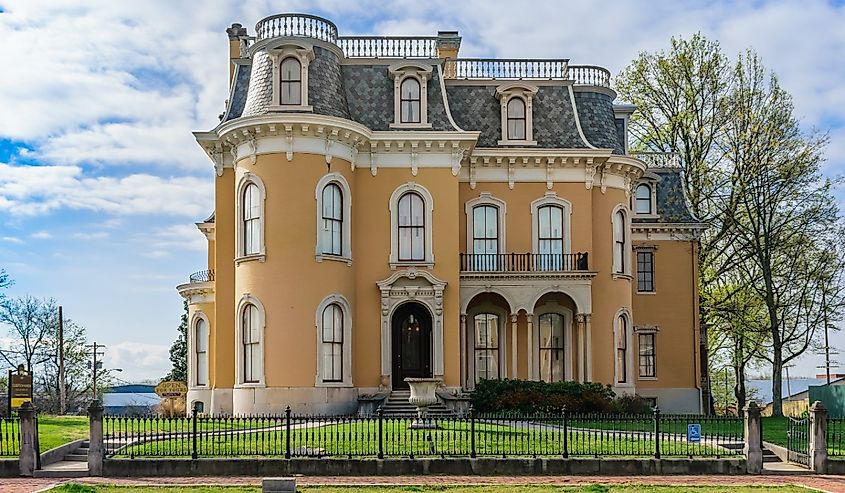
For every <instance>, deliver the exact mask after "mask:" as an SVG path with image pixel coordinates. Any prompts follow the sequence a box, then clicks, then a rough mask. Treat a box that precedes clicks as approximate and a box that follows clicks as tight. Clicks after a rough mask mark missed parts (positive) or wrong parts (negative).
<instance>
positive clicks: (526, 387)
mask: <svg viewBox="0 0 845 493" xmlns="http://www.w3.org/2000/svg"><path fill="white" fill-rule="evenodd" d="M614 397H615V395H614V393H613V390H612V389H611V387H610V386H609V385H602V384H600V383H579V382H554V383H546V382H538V381H533V380H511V379H504V380H482V381H480V382H478V384H476V386H475V391H474V392H473V394H472V400H471V402H472V405H473V407H474V408H475V410H476V411H478V412H520V413H544V412H559V411H560V410H561V409H563V408H564V407H566V409H568V410H570V411H573V412H608V411H611V410H612V409H613V401H614Z"/></svg>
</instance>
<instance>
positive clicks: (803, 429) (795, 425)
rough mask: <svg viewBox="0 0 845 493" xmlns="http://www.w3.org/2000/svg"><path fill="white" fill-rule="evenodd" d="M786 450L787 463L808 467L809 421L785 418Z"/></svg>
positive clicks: (807, 419) (806, 419)
mask: <svg viewBox="0 0 845 493" xmlns="http://www.w3.org/2000/svg"><path fill="white" fill-rule="evenodd" d="M786 450H787V452H788V454H787V458H788V459H789V462H794V463H796V464H801V465H802V466H805V467H810V419H809V418H804V419H795V418H787V430H786Z"/></svg>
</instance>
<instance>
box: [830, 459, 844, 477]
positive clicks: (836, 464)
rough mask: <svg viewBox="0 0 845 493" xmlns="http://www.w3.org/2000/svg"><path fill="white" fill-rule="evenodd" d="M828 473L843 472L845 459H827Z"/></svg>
mask: <svg viewBox="0 0 845 493" xmlns="http://www.w3.org/2000/svg"><path fill="white" fill-rule="evenodd" d="M827 473H828V474H845V459H828V460H827Z"/></svg>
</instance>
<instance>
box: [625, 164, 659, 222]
mask: <svg viewBox="0 0 845 493" xmlns="http://www.w3.org/2000/svg"><path fill="white" fill-rule="evenodd" d="M659 181H660V177H659V176H657V175H656V174H654V173H651V172H646V173H645V174H644V175H643V176H642V178H640V181H638V182H637V183H636V185H634V193H633V194H632V197H631V210H632V211H634V215H635V216H636V217H638V218H644V219H652V218H658V217H659V215H658V214H657V183H658V182H659Z"/></svg>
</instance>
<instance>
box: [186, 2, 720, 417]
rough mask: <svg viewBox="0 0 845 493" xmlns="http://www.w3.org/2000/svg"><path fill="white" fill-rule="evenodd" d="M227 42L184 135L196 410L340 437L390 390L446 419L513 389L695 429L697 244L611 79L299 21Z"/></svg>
mask: <svg viewBox="0 0 845 493" xmlns="http://www.w3.org/2000/svg"><path fill="white" fill-rule="evenodd" d="M227 32H228V34H229V58H230V60H231V63H230V65H229V67H230V68H229V82H230V83H229V95H228V99H227V101H226V107H225V110H224V112H223V114H222V115H221V116H220V122H219V123H218V124H217V125H216V126H215V127H214V128H213V129H212V130H210V131H207V132H195V134H194V135H195V137H196V140H197V142H198V143H199V145H200V146H201V147H202V149H203V150H204V151H205V152H206V153H207V155H208V157H209V158H210V160H211V161H212V162H213V165H214V171H215V173H216V178H215V188H214V193H215V210H214V213H213V214H212V215H211V217H209V218H208V219H206V220H205V221H203V222H200V223H198V224H197V227H198V228H199V229H200V231H202V232H203V233H204V234H205V236H206V237H207V239H208V266H207V270H203V271H200V272H197V273H195V274H193V275H192V276H191V277H190V282H188V283H186V284H182V285H180V286H178V290H179V293H180V294H181V295H182V296H183V297H185V298H186V299H187V300H188V305H189V322H190V325H189V330H188V346H189V372H188V375H189V382H188V386H189V391H188V402H189V403H190V404H194V403H196V404H198V405H201V406H202V409H203V410H204V411H205V412H211V413H215V414H220V413H229V414H231V413H235V414H247V413H249V414H252V413H276V414H278V413H282V412H283V411H284V409H285V407H286V406H290V407H291V408H292V409H293V411H294V412H303V413H333V414H346V413H354V412H356V410H357V409H358V406H359V401H361V400H365V399H372V398H373V396H384V395H387V394H389V393H390V392H392V391H399V390H402V389H406V388H407V384H406V383H405V381H404V380H405V378H407V377H437V378H441V379H442V381H443V385H442V387H441V388H440V389H439V391H438V394H439V395H440V396H441V398H443V399H447V400H448V399H450V398H455V399H460V398H461V396H465V395H466V394H467V392H470V391H472V389H473V388H474V386H475V384H476V383H477V382H478V381H479V380H481V379H498V378H511V379H515V378H516V379H532V380H544V381H547V382H556V381H563V380H574V381H580V382H600V383H602V384H609V385H611V386H612V387H613V389H614V390H615V391H616V393H617V394H620V395H622V394H637V395H640V396H642V397H645V398H648V399H650V400H652V401H653V402H654V403H656V404H658V405H659V406H660V408H661V409H662V410H664V411H667V412H699V411H700V409H701V406H702V402H701V399H702V390H701V384H700V380H701V374H700V365H701V361H700V358H701V356H700V352H699V345H700V333H699V320H698V290H697V276H696V273H697V252H696V248H697V242H696V240H697V238H698V235H699V233H700V231H701V230H702V229H703V227H704V225H703V224H702V223H701V222H699V221H698V220H697V219H696V218H695V217H693V216H692V214H691V213H690V211H689V209H688V207H687V203H686V199H685V196H684V191H683V190H684V189H683V183H682V176H681V169H680V167H679V165H678V162H677V160H676V159H675V157H674V156H672V155H669V154H658V153H635V152H630V151H629V149H628V130H627V123H628V119H629V117H630V116H631V115H632V113H633V112H635V111H636V108H635V107H633V106H631V105H625V104H618V103H616V102H615V98H616V93H615V92H614V91H613V89H611V87H610V73H609V72H608V71H607V70H605V69H603V68H601V67H595V66H588V65H580V66H579V65H572V64H569V61H568V60H566V59H543V60H528V59H525V60H519V59H478V58H461V57H460V56H459V49H460V45H461V38H460V36H459V35H458V33H457V32H454V31H441V32H439V33H438V34H437V35H436V36H414V37H407V36H402V37H398V36H396V37H390V36H387V37H385V36H341V35H339V34H338V31H337V27H336V26H335V25H334V24H333V23H332V22H330V21H328V20H326V19H322V18H320V17H315V16H310V15H304V14H280V15H274V16H271V17H267V18H265V19H262V20H261V21H259V22H258V24H257V25H256V26H255V32H254V33H249V32H248V31H247V30H246V29H245V28H243V27H242V26H241V25H239V24H233V25H232V27H231V28H229V29H228V30H227ZM221 76H222V74H221Z"/></svg>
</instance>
